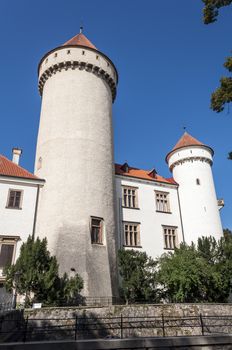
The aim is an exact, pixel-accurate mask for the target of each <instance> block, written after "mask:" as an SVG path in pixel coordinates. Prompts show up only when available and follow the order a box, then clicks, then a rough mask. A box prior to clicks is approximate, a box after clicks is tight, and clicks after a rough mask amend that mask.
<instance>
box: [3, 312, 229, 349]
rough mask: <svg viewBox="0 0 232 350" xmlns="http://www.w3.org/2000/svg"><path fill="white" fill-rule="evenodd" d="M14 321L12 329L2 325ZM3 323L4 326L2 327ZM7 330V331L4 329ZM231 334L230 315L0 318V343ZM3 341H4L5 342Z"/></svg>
mask: <svg viewBox="0 0 232 350" xmlns="http://www.w3.org/2000/svg"><path fill="white" fill-rule="evenodd" d="M7 322H9V323H11V322H15V328H14V330H13V331H12V327H10V324H9V327H8V325H7V324H6V323H7ZM3 323H4V327H3ZM8 328H9V329H11V331H7V329H8ZM231 333H232V316H228V315H225V316H205V315H202V314H199V315H198V316H186V317H176V316H164V315H161V316H150V317H128V316H124V315H120V316H117V317H101V318H99V317H94V316H93V315H90V316H87V315H86V316H84V317H83V316H78V315H76V316H74V317H71V318H62V319H60V318H50V319H44V318H43V319H39V318H36V319H35V318H28V317H27V318H26V319H24V320H22V319H21V320H18V322H17V320H15V319H9V320H7V319H4V320H3V321H2V323H1V324H0V340H1V341H2V342H3V341H23V342H27V341H35V340H64V339H75V340H78V339H100V338H101V339H107V338H118V339H123V338H134V337H151V336H152V337H169V336H193V335H203V336H204V335H209V334H211V335H215V334H231ZM6 339H7V340H6Z"/></svg>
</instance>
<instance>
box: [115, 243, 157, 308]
mask: <svg viewBox="0 0 232 350" xmlns="http://www.w3.org/2000/svg"><path fill="white" fill-rule="evenodd" d="M118 256H119V273H120V276H121V278H122V281H121V291H122V295H123V297H124V299H125V300H126V302H127V303H129V302H135V301H139V300H140V301H142V300H143V301H146V300H153V301H154V302H157V301H158V300H159V296H158V289H157V278H156V276H157V272H156V265H157V264H156V262H155V261H154V260H152V258H150V257H148V256H147V254H146V253H145V252H138V251H135V250H133V249H132V250H120V251H119V254H118Z"/></svg>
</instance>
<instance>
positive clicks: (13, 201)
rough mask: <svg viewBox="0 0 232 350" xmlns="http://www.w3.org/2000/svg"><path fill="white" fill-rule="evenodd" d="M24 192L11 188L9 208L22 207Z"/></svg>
mask: <svg viewBox="0 0 232 350" xmlns="http://www.w3.org/2000/svg"><path fill="white" fill-rule="evenodd" d="M22 193H23V191H20V190H9V194H8V200H7V205H6V207H7V208H12V209H21V205H22Z"/></svg>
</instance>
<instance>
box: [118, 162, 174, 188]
mask: <svg viewBox="0 0 232 350" xmlns="http://www.w3.org/2000/svg"><path fill="white" fill-rule="evenodd" d="M149 173H150V175H149ZM115 174H116V175H122V176H126V177H134V178H138V179H143V180H150V181H154V182H163V183H167V184H172V185H177V183H176V182H175V181H174V179H173V178H169V179H166V178H164V177H163V176H161V175H158V174H156V175H155V177H154V176H151V171H150V170H143V169H137V168H132V167H130V166H129V167H128V172H125V171H124V170H123V165H121V164H115Z"/></svg>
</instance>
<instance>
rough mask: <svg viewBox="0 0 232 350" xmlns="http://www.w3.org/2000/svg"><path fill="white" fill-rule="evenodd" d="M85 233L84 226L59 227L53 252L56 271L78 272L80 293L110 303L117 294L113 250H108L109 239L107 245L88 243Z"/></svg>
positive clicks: (109, 248) (69, 274)
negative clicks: (81, 279) (57, 267)
mask: <svg viewBox="0 0 232 350" xmlns="http://www.w3.org/2000/svg"><path fill="white" fill-rule="evenodd" d="M77 232H78V235H77ZM86 233H87V232H86V225H83V227H81V226H78V227H77V226H74V227H71V226H69V227H66V228H64V227H63V228H62V229H61V230H60V232H59V234H58V240H57V245H56V249H55V251H54V252H53V254H55V255H56V258H57V260H58V263H59V271H60V274H61V275H62V274H63V273H64V272H66V273H67V274H68V276H70V277H71V276H74V275H75V274H76V273H78V274H79V275H80V276H81V277H82V278H83V281H84V288H83V290H82V292H81V295H82V296H84V297H87V298H103V299H106V300H107V303H111V302H112V300H113V299H114V298H116V297H118V273H117V267H116V266H115V261H116V257H115V256H114V255H115V249H114V248H113V247H112V248H113V249H111V244H110V242H108V245H107V246H106V245H99V244H96V245H93V244H91V243H90V242H89V240H87V239H86V236H88V235H87V234H86ZM70 242H72V243H71V244H70ZM113 262H114V263H113Z"/></svg>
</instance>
